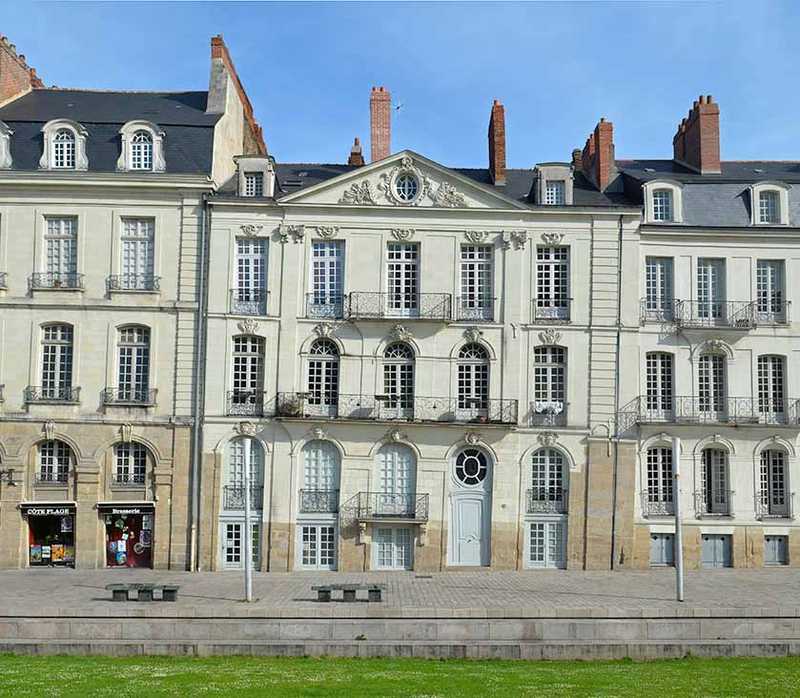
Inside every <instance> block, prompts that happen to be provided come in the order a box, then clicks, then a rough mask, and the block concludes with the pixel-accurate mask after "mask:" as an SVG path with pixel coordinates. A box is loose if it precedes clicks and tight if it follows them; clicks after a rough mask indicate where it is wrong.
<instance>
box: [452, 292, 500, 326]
mask: <svg viewBox="0 0 800 698" xmlns="http://www.w3.org/2000/svg"><path fill="white" fill-rule="evenodd" d="M494 304H495V299H494V298H485V297H483V296H460V297H459V298H456V320H474V321H476V322H493V321H494V319H495V311H494Z"/></svg>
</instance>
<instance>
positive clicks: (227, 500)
mask: <svg viewBox="0 0 800 698" xmlns="http://www.w3.org/2000/svg"><path fill="white" fill-rule="evenodd" d="M263 507H264V488H263V486H262V485H260V484H252V485H250V508H251V509H256V510H258V509H262V508H263ZM222 508H223V509H226V510H228V511H239V510H243V509H244V487H243V486H239V485H225V486H224V487H223V488H222Z"/></svg>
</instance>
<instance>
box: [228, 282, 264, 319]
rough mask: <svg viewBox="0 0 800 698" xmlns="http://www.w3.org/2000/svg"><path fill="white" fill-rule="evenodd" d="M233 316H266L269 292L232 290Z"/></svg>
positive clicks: (231, 307)
mask: <svg viewBox="0 0 800 698" xmlns="http://www.w3.org/2000/svg"><path fill="white" fill-rule="evenodd" d="M229 295H230V305H229V308H230V313H231V315H266V314H267V301H268V299H269V291H267V290H266V289H265V288H232V289H231V290H230V294H229Z"/></svg>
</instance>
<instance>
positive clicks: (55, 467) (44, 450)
mask: <svg viewBox="0 0 800 698" xmlns="http://www.w3.org/2000/svg"><path fill="white" fill-rule="evenodd" d="M71 465H72V449H70V447H69V446H68V445H67V444H65V443H64V442H63V441H58V440H52V441H45V442H44V443H42V444H40V445H39V472H38V473H37V478H36V479H37V480H39V481H40V482H66V481H67V478H68V477H69V471H70V466H71Z"/></svg>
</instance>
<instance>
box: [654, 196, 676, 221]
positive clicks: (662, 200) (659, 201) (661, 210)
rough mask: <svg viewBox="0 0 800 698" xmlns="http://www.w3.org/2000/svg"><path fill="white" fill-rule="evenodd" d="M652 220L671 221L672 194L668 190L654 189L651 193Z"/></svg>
mask: <svg viewBox="0 0 800 698" xmlns="http://www.w3.org/2000/svg"><path fill="white" fill-rule="evenodd" d="M653 220H654V221H671V220H672V192H671V191H670V190H669V189H656V190H655V191H654V192H653Z"/></svg>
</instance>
